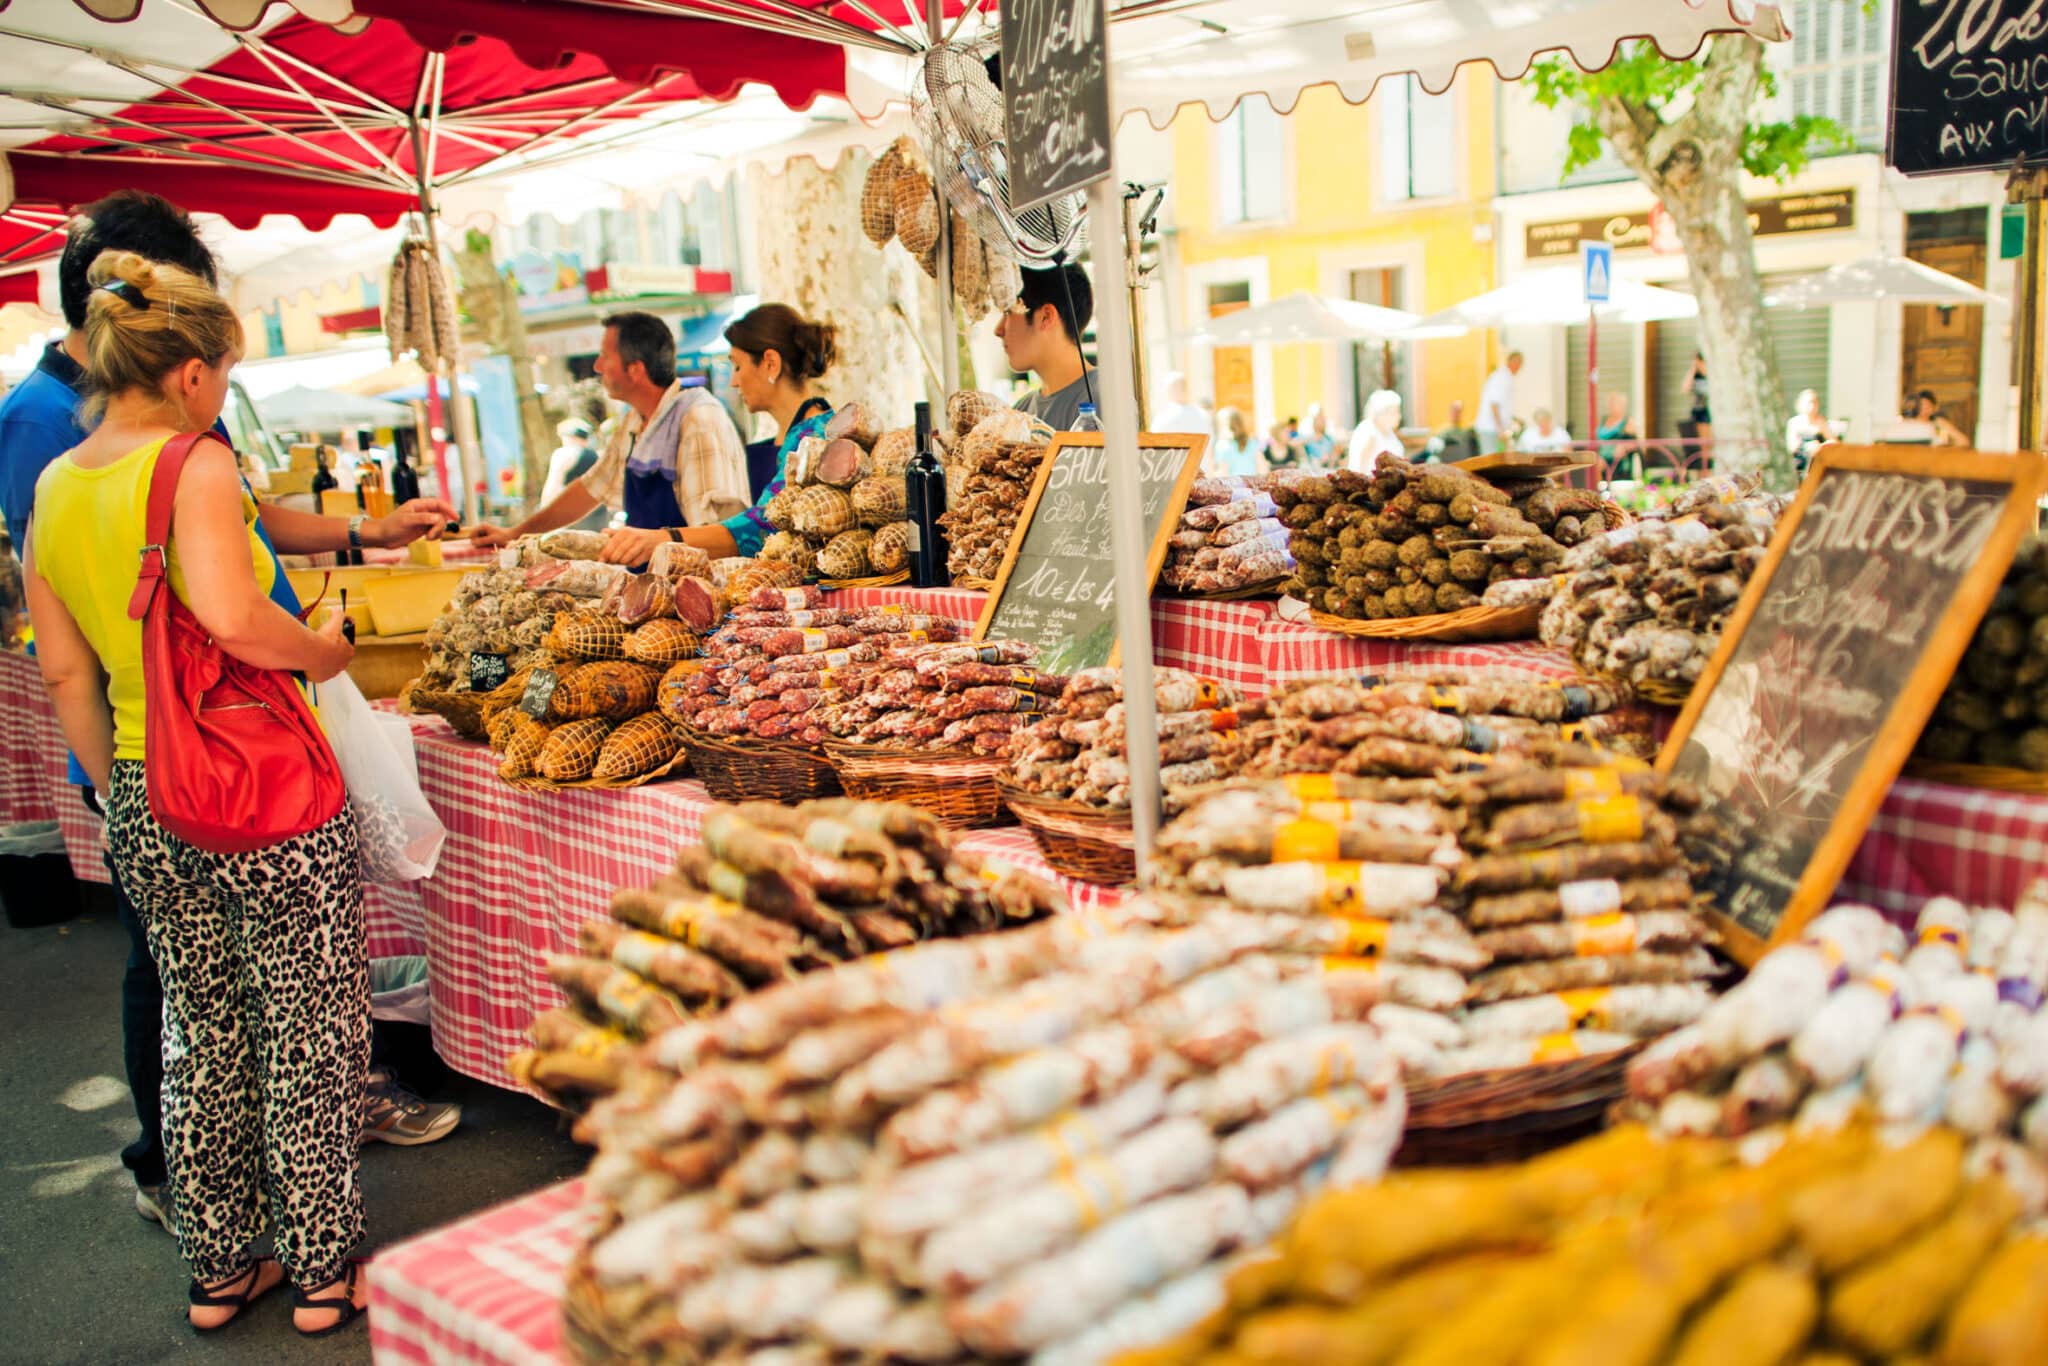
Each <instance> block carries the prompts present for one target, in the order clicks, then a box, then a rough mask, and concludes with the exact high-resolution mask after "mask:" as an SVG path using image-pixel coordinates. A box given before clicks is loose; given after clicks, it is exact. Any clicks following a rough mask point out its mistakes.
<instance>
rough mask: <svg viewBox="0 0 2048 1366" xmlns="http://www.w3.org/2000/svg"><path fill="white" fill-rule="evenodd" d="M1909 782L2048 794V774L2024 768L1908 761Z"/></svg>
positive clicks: (1921, 760)
mask: <svg viewBox="0 0 2048 1366" xmlns="http://www.w3.org/2000/svg"><path fill="white" fill-rule="evenodd" d="M1906 776H1907V777H1908V778H1924V779H1926V780H1927V781H1928V782H1930V783H1953V784H1955V785H1956V786H1957V787H1981V788H1987V789H1989V790H1990V791H1993V792H2043V793H2048V773H2035V772H2033V771H2032V770H2030V769H2024V768H1998V767H1995V766H1994V765H1991V764H1951V763H1943V762H1942V761H1940V760H1938V759H1908V760H1907V761H1906Z"/></svg>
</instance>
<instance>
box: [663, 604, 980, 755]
mask: <svg viewBox="0 0 2048 1366" xmlns="http://www.w3.org/2000/svg"><path fill="white" fill-rule="evenodd" d="M823 601H824V599H823V595H822V594H821V593H820V591H819V590H818V589H816V588H789V589H776V588H764V589H756V590H755V591H754V593H753V595H752V596H751V597H750V598H748V599H746V600H745V602H744V604H743V606H742V609H741V610H740V611H737V612H735V613H733V615H732V616H731V618H730V619H729V620H728V621H727V622H726V624H725V625H724V626H722V627H720V628H719V630H718V631H717V632H716V633H715V634H713V635H712V636H711V637H710V638H709V639H708V640H707V641H706V642H705V655H706V660H707V662H706V666H705V667H704V669H703V670H702V671H700V672H699V673H697V674H696V675H695V676H694V677H691V678H688V679H685V680H679V681H678V682H677V684H676V686H674V687H667V686H664V687H663V689H662V691H661V699H660V701H661V708H662V710H663V711H665V712H667V713H668V714H669V715H670V716H672V717H674V718H676V719H677V720H680V721H683V722H685V723H686V724H688V725H690V726H693V727H695V728H696V729H698V730H700V731H702V732H704V733H705V734H707V735H717V736H752V737H754V738H756V739H761V740H793V741H795V742H796V743H798V744H804V745H818V744H822V743H824V742H825V740H827V739H829V738H831V737H832V734H833V732H832V731H831V730H830V728H829V727H828V724H827V717H828V712H829V709H830V708H831V707H833V706H834V705H837V704H840V703H843V702H846V701H849V700H850V696H849V695H848V694H847V693H845V692H843V691H842V690H841V687H840V684H839V680H838V677H837V675H838V671H840V670H843V669H849V668H853V667H854V666H868V665H878V664H883V663H885V662H886V661H887V660H888V659H889V658H890V656H891V655H892V653H893V652H894V651H896V650H899V649H903V648H905V647H909V646H917V645H924V644H928V643H932V642H938V643H942V644H943V643H946V642H949V641H954V640H957V639H959V637H960V636H961V635H963V634H965V628H963V627H962V626H961V625H960V624H959V623H958V622H955V621H953V620H951V619H950V618H946V617H931V616H922V615H918V614H915V613H908V612H903V611H901V610H899V609H896V608H893V607H888V608H840V607H825V606H823V605H822V603H823ZM852 678H853V680H854V681H864V678H865V675H864V674H858V673H857V674H855V675H853V676H852Z"/></svg>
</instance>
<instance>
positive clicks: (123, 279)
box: [85, 251, 156, 294]
mask: <svg viewBox="0 0 2048 1366" xmlns="http://www.w3.org/2000/svg"><path fill="white" fill-rule="evenodd" d="M85 278H86V279H87V280H88V281H90V282H91V283H93V284H96V285H109V284H113V283H114V282H116V281H119V282H120V283H122V284H128V285H133V286H135V287H136V288H137V289H139V290H141V291H142V292H143V293H145V294H147V293H148V292H149V291H150V288H151V287H152V286H154V285H155V284H156V262H154V261H152V260H150V259H149V258H148V257H147V256H143V255H140V254H138V253H136V252H132V251H103V252H101V253H100V254H99V255H98V256H96V257H94V258H93V263H92V265H91V267H90V268H88V269H87V271H86V273H85Z"/></svg>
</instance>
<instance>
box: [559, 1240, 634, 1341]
mask: <svg viewBox="0 0 2048 1366" xmlns="http://www.w3.org/2000/svg"><path fill="white" fill-rule="evenodd" d="M562 1354H563V1357H564V1359H566V1360H569V1361H574V1362H578V1363H581V1366H611V1363H614V1362H629V1361H635V1360H638V1359H639V1357H640V1354H639V1353H637V1352H635V1351H634V1350H633V1348H632V1346H631V1344H629V1343H627V1342H625V1341H623V1335H622V1334H621V1333H620V1331H619V1325H617V1324H614V1323H611V1322H610V1321H609V1320H607V1319H606V1317H605V1312H604V1294H603V1292H602V1291H601V1290H599V1289H598V1285H597V1276H596V1273H595V1272H593V1271H592V1270H591V1267H590V1249H589V1247H588V1246H587V1245H586V1246H585V1247H582V1248H579V1249H578V1250H577V1252H576V1256H575V1258H574V1259H573V1260H572V1261H571V1262H570V1263H569V1267H568V1274H567V1276H566V1277H564V1284H563V1294H562Z"/></svg>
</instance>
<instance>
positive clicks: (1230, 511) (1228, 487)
mask: <svg viewBox="0 0 2048 1366" xmlns="http://www.w3.org/2000/svg"><path fill="white" fill-rule="evenodd" d="M1276 482H1278V477H1277V476H1260V477H1257V478H1228V479H1198V480H1196V481H1195V483H1194V486H1193V487H1192V488H1190V489H1189V490H1188V505H1187V508H1186V510H1185V511H1183V512H1182V513H1181V516H1180V525H1179V526H1178V527H1177V528H1176V529H1175V530H1174V533H1173V535H1172V536H1171V537H1169V538H1168V540H1167V543H1166V544H1167V551H1166V564H1165V567H1164V568H1162V569H1161V570H1160V572H1159V581H1160V582H1161V583H1163V584H1165V585H1166V586H1167V587H1168V588H1173V589H1176V590H1178V591H1180V592H1183V593H1222V592H1231V591H1235V590H1237V589H1241V588H1251V587H1253V586H1255V585H1258V584H1263V583H1276V582H1277V581H1278V580H1280V579H1284V578H1286V577H1287V576H1288V575H1289V574H1291V573H1293V572H1294V569H1295V563H1294V556H1293V555H1292V554H1290V553H1289V552H1288V549H1287V528H1286V527H1285V526H1283V525H1282V524H1281V522H1280V520H1279V513H1280V509H1279V507H1278V506H1277V505H1276V504H1275V503H1274V501H1273V498H1272V495H1271V494H1270V493H1269V492H1268V491H1267V490H1268V489H1269V488H1271V487H1272V485H1273V484H1274V483H1276Z"/></svg>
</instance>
